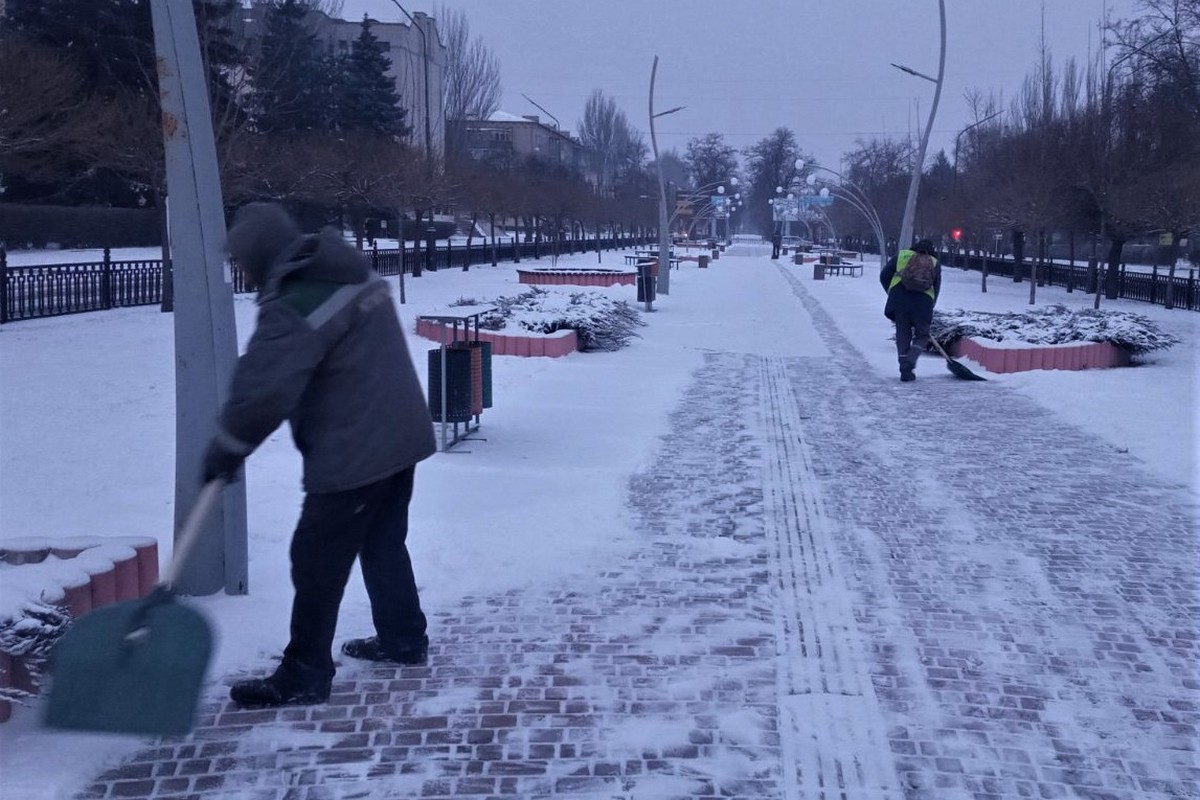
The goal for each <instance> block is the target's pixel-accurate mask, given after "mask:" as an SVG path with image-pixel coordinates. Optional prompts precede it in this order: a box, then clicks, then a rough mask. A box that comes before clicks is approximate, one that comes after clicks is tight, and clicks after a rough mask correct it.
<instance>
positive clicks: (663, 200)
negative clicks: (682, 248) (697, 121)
mask: <svg viewBox="0 0 1200 800" xmlns="http://www.w3.org/2000/svg"><path fill="white" fill-rule="evenodd" d="M657 75H658V56H655V57H654V66H652V67H651V68H650V146H651V147H652V148H653V150H654V166H655V169H656V171H657V172H658V263H659V269H658V281H657V287H656V289H657V291H659V292H662V293H663V294H670V293H671V232H670V231H669V230H668V226H669V225H670V221H669V220H668V218H667V186H666V183H665V182H664V181H663V171H662V159H660V158H659V157H658V137H657V136H656V135H655V131H654V120H655V119H657V118H658V117H665V116H666V115H667V114H674V113H675V112H676V111H682V110H683V109H685V108H687V106H675V107H674V108H669V109H667V110H666V111H660V112H658V113H657V114H655V113H654V79H655V77H656V76H657ZM664 264H665V265H666V269H663V265H664ZM651 287H652V283H651V282H650V281H647V282H646V310H647V311H653V310H654V309H653V308H652V307H651V305H650V304H651V301H652V300H653V299H654V297H653V294H654V290H652V288H651Z"/></svg>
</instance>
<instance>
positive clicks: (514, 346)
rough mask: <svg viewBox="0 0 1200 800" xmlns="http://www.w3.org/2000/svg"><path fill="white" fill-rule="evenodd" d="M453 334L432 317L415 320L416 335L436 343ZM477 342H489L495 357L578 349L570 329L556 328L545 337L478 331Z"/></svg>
mask: <svg viewBox="0 0 1200 800" xmlns="http://www.w3.org/2000/svg"><path fill="white" fill-rule="evenodd" d="M452 333H453V328H452V326H450V325H441V324H439V323H437V322H434V321H433V320H426V319H418V320H417V335H418V336H422V337H424V338H426V339H432V340H433V341H435V342H440V341H442V337H443V336H445V337H446V338H447V340H448V339H449V337H450V336H451V335H452ZM479 339H480V341H484V342H491V343H492V355H494V356H549V357H550V358H558V357H560V356H565V355H567V354H568V353H574V352H575V351H576V350H578V349H579V337H578V336H577V335H576V334H575V331H572V330H563V331H555V332H554V333H548V334H546V335H544V336H533V335H530V336H519V335H513V334H507V333H496V332H494V331H480V332H479Z"/></svg>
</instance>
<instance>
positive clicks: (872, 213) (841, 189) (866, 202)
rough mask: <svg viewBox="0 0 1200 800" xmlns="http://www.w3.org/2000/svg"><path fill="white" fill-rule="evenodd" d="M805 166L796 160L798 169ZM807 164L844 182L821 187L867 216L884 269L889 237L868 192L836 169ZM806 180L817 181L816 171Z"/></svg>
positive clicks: (880, 265) (880, 266) (800, 160)
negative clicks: (884, 231)
mask: <svg viewBox="0 0 1200 800" xmlns="http://www.w3.org/2000/svg"><path fill="white" fill-rule="evenodd" d="M805 166H806V164H805V162H804V161H803V160H802V159H797V160H796V169H797V170H802V169H804V167H805ZM807 166H808V167H809V169H813V170H818V169H819V170H821V171H822V172H828V173H829V174H830V175H833V176H834V177H835V178H837V179H838V180H840V181H841V182H842V184H841V185H839V186H832V187H831V186H825V187H823V188H822V189H821V191H822V192H824V191H825V189H829V191H830V193H831V194H832V195H833V196H834V197H838V198H840V199H842V200H845V201H846V202H847V203H849V204H850V205H851V206H853V207H854V208H855V209H856V210H857V211H858V212H859V213H860V214H862V215H863V216H864V217H865V218H866V220H867V223H868V224H869V225H870V226H871V229H872V231H874V233H875V240H876V242H877V244H878V246H879V268H880V269H881V270H882V269H883V266H884V264H885V263H887V237H886V236H885V235H884V233H883V223H882V222H881V221H880V219H879V212H877V211H876V210H875V206H874V205H872V204H871V201H870V199H869V198H868V197H867V193H866V192H864V191H863V190H862V187H860V186H859V185H858V184H856V183H855V182H854V181H852V180H850V179H849V178H847V177H846V176H845V175H843V174H842V173H840V172H837V171H836V170H832V169H830V168H829V167H823V166H821V165H820V164H808V165H807ZM805 180H806V182H807V183H808V184H809V185H810V186H811V185H812V184H814V183H816V180H817V176H816V174H815V173H812V172H810V173H809V174H808V177H807V178H806V179H805ZM847 186H849V187H850V188H851V189H853V191H850V190H848V189H846V187H847Z"/></svg>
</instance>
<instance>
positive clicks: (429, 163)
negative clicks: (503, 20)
mask: <svg viewBox="0 0 1200 800" xmlns="http://www.w3.org/2000/svg"><path fill="white" fill-rule="evenodd" d="M392 3H393V4H394V5H395V6H396V8H398V9H400V11H401V12H403V14H404V16H406V17H408V21H409V22H411V23H412V26H413V27H414V28H416V29H417V33H419V34H421V60H422V61H424V62H425V158H426V169H427V170H429V171H432V170H433V133H432V132H431V129H430V127H429V41H428V40H427V39H426V38H425V28H423V27H422V26H420V25H418V24H417V21H416V20H415V19H413V18H412V14H409V13H408V12H407V11H405V10H404V6H402V5H400V3H399V2H398V0H392Z"/></svg>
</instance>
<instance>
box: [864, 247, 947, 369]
mask: <svg viewBox="0 0 1200 800" xmlns="http://www.w3.org/2000/svg"><path fill="white" fill-rule="evenodd" d="M934 253H935V250H934V247H933V242H931V241H929V240H928V239H922V240H921V241H919V242H917V243H916V244H915V245H913V248H912V250H901V251H900V252H899V253H897V254H896V255H895V256H893V257H892V258H891V259H889V260H888V262H887V264H885V265H884V267H883V270H882V271H881V272H880V273H879V282H880V283H881V284H883V288H884V291H886V292H887V293H888V297H887V304H886V305H885V306H884V308H883V314H884V316H886V317H887V318H888V319H890V320H891V321H892V322H894V323H895V324H896V354H897V357H898V358H899V361H900V380H902V381H905V382H907V381H912V380H916V377H917V376H916V373H915V370H916V368H917V358H918V357H919V356H920V355H921V353H923V352H925V350H926V348H928V347H929V326H930V324H932V322H933V307H934V305H935V304H936V303H937V298H938V293H939V292H941V289H942V268H941V265H940V264H938V261H937V258H936V257H935V255H934Z"/></svg>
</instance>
